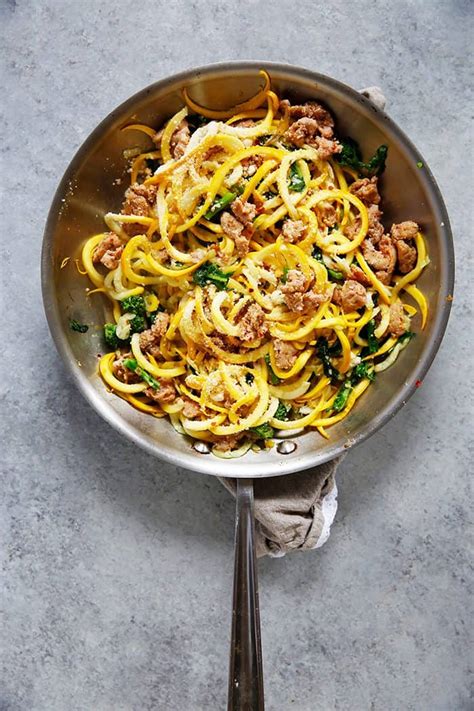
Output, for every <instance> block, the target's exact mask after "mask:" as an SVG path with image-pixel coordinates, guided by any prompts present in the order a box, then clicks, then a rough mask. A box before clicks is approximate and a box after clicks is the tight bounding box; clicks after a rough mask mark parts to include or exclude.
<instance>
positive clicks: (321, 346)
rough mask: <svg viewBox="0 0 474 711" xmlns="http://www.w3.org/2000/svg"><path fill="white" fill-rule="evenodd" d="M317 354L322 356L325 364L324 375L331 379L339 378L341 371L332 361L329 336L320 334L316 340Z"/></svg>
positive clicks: (321, 358) (319, 356)
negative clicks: (325, 336)
mask: <svg viewBox="0 0 474 711" xmlns="http://www.w3.org/2000/svg"><path fill="white" fill-rule="evenodd" d="M316 355H317V356H318V358H320V360H321V362H322V364H323V370H324V375H325V376H326V377H327V378H331V380H338V379H339V371H338V369H337V368H335V367H334V366H333V364H332V363H331V354H330V351H329V344H328V341H327V338H324V336H320V337H319V338H318V340H317V341H316Z"/></svg>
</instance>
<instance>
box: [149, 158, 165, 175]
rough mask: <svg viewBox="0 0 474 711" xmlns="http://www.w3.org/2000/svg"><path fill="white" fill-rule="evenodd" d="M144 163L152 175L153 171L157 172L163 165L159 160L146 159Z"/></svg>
mask: <svg viewBox="0 0 474 711" xmlns="http://www.w3.org/2000/svg"><path fill="white" fill-rule="evenodd" d="M145 163H146V167H147V168H149V169H150V170H151V172H152V173H154V172H155V170H157V169H158V168H159V167H160V165H163V163H162V162H161V160H160V159H159V158H147V159H146V160H145Z"/></svg>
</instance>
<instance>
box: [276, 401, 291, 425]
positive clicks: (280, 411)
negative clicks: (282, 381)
mask: <svg viewBox="0 0 474 711" xmlns="http://www.w3.org/2000/svg"><path fill="white" fill-rule="evenodd" d="M290 410H291V405H287V404H286V403H284V402H282V401H281V400H280V402H279V403H278V407H277V409H276V412H275V414H274V417H275V419H277V420H287V419H288V415H289V414H290Z"/></svg>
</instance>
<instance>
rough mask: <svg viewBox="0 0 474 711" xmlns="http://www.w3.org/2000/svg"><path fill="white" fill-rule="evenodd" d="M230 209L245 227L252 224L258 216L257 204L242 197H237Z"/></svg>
mask: <svg viewBox="0 0 474 711" xmlns="http://www.w3.org/2000/svg"><path fill="white" fill-rule="evenodd" d="M230 209H231V210H232V212H233V213H234V215H235V217H236V218H237V219H238V221H239V222H241V223H242V224H243V226H244V227H247V226H249V225H251V224H252V222H253V220H254V219H255V217H256V216H257V209H256V207H255V205H252V203H251V202H245V201H244V200H242V198H236V199H235V200H234V201H233V202H232V204H231V206H230Z"/></svg>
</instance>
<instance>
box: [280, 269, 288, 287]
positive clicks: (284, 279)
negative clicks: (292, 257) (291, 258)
mask: <svg viewBox="0 0 474 711" xmlns="http://www.w3.org/2000/svg"><path fill="white" fill-rule="evenodd" d="M289 271H290V268H289V267H286V266H285V267H283V274H282V275H281V277H280V281H281V283H282V284H286V282H287V281H288V272H289Z"/></svg>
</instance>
